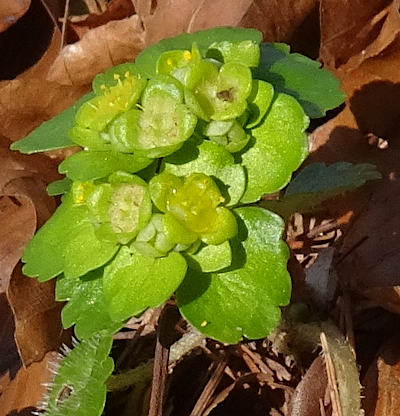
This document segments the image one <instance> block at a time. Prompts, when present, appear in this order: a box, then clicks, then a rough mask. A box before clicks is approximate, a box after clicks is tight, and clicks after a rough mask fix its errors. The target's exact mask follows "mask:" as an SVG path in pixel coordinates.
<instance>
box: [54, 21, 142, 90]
mask: <svg viewBox="0 0 400 416" xmlns="http://www.w3.org/2000/svg"><path fill="white" fill-rule="evenodd" d="M143 49H144V37H143V29H142V26H141V21H140V19H139V17H138V16H137V15H133V16H131V17H129V18H128V19H124V20H119V21H111V22H108V23H106V24H105V25H103V26H100V27H96V28H95V29H92V30H90V31H89V32H87V33H86V34H85V35H84V36H83V37H82V39H81V40H80V41H78V42H76V43H74V44H72V45H67V46H65V47H64V48H63V49H62V50H61V52H60V54H59V55H58V56H57V58H56V59H55V61H54V63H53V65H52V66H51V68H50V70H49V73H48V75H47V80H48V81H51V82H56V83H58V84H61V85H68V86H73V87H75V88H77V87H82V86H86V87H87V86H88V85H89V84H90V83H91V82H92V80H93V78H94V76H95V75H96V74H98V73H99V72H102V71H105V70H106V69H107V68H109V67H111V66H114V65H117V64H120V63H122V62H126V61H132V60H133V59H134V58H135V57H136V55H137V54H138V53H139V52H140V51H141V50H143Z"/></svg>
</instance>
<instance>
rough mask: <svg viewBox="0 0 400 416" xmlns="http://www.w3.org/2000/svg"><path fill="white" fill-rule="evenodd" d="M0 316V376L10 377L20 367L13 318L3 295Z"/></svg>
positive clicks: (1, 382)
mask: <svg viewBox="0 0 400 416" xmlns="http://www.w3.org/2000/svg"><path fill="white" fill-rule="evenodd" d="M0 316H1V320H0V339H1V343H0V357H1V359H0V376H1V375H3V374H4V373H8V374H9V375H10V376H11V377H12V376H14V375H15V373H16V371H17V370H18V368H19V367H20V366H21V360H20V359H19V356H18V352H17V348H16V345H15V340H14V329H15V325H14V317H13V314H12V311H11V309H10V306H9V304H8V301H7V298H6V295H5V294H4V293H2V294H0ZM4 380H5V379H3V381H1V379H0V394H1V391H2V390H3V389H4V383H5V381H4Z"/></svg>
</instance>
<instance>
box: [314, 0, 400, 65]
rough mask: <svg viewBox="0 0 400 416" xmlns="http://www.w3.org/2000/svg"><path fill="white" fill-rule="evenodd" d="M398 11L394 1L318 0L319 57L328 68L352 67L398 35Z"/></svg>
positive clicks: (399, 21)
mask: <svg viewBox="0 0 400 416" xmlns="http://www.w3.org/2000/svg"><path fill="white" fill-rule="evenodd" d="M398 10H399V1H398V0H394V1H387V0H379V1H375V2H365V1H362V0H359V1H353V2H351V3H349V2H347V1H345V0H341V1H339V2H338V1H337V0H322V1H321V3H320V16H321V48H320V58H321V59H322V61H323V62H324V63H325V65H327V66H328V67H330V68H332V69H335V68H340V70H341V71H346V72H348V71H351V70H353V69H356V68H357V67H358V66H360V64H361V63H362V62H363V61H365V60H367V59H369V58H371V57H374V56H377V55H378V54H379V53H380V52H382V51H383V50H384V49H385V48H386V47H387V46H389V45H390V44H391V43H392V42H393V41H394V40H395V39H396V37H398V34H399V32H400V15H399V12H398Z"/></svg>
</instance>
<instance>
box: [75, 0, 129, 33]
mask: <svg viewBox="0 0 400 416" xmlns="http://www.w3.org/2000/svg"><path fill="white" fill-rule="evenodd" d="M134 13H135V7H134V6H133V3H132V1H131V0H112V1H110V2H109V3H107V9H106V10H105V11H104V12H103V13H99V14H87V15H83V16H71V17H70V18H69V19H68V27H69V28H70V29H71V31H74V34H75V38H76V40H75V41H78V40H79V39H81V38H82V37H83V35H84V34H85V33H87V32H88V31H89V30H91V29H94V28H95V27H99V26H102V25H105V24H106V23H108V22H110V21H112V20H122V19H126V18H128V17H130V16H132V15H133V14H134Z"/></svg>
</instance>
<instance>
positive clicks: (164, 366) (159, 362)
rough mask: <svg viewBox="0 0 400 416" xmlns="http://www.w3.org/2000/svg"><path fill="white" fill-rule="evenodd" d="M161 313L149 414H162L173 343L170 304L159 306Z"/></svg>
mask: <svg viewBox="0 0 400 416" xmlns="http://www.w3.org/2000/svg"><path fill="white" fill-rule="evenodd" d="M161 308H162V310H161V314H160V318H159V321H158V328H157V341H156V349H155V357H154V367H153V383H152V387H151V395H150V408H149V416H162V414H163V405H164V398H165V391H166V382H167V376H168V358H169V348H170V346H171V344H172V343H173V340H172V339H171V336H172V334H174V326H175V321H174V322H171V321H172V320H171V319H170V317H171V315H170V313H169V312H171V311H172V309H173V308H172V307H171V306H170V305H168V304H167V305H164V306H163V307H161Z"/></svg>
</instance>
